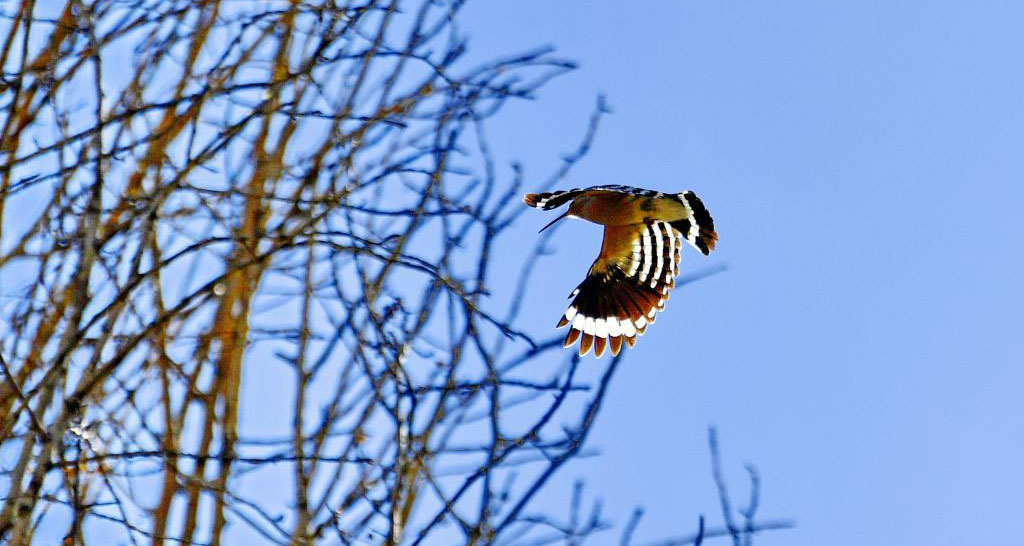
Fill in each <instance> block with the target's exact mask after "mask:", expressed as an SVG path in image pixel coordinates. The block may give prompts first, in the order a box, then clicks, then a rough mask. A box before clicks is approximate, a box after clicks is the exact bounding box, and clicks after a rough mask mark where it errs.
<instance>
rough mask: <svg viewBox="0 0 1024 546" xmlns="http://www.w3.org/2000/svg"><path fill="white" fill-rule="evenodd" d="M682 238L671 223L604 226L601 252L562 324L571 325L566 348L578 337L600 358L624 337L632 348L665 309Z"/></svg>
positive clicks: (581, 350)
mask: <svg viewBox="0 0 1024 546" xmlns="http://www.w3.org/2000/svg"><path fill="white" fill-rule="evenodd" d="M684 240H685V237H684V235H683V234H682V233H681V232H680V231H679V230H677V229H675V228H674V227H673V226H672V225H671V224H669V223H668V222H661V221H654V222H649V223H645V224H634V225H630V226H609V227H606V228H605V241H604V244H603V246H602V252H601V256H599V257H598V259H597V261H595V262H594V265H593V266H592V267H591V268H590V272H589V273H588V274H587V278H586V279H584V280H583V282H582V283H580V285H579V286H578V287H577V288H576V290H575V291H573V293H572V294H571V295H570V297H574V299H573V301H572V304H571V305H570V306H569V308H568V309H567V310H566V311H565V314H564V315H563V316H562V319H561V320H560V321H559V323H558V327H559V328H561V327H562V326H569V332H568V334H566V336H565V346H566V347H570V346H572V345H573V344H574V343H575V342H576V340H577V339H580V347H579V354H580V356H582V355H585V354H587V352H589V351H590V349H591V347H593V348H594V354H595V356H597V357H600V356H601V355H602V354H603V353H604V350H605V347H606V346H607V347H609V348H610V349H611V352H612V354H613V355H617V354H619V351H620V350H621V349H622V343H623V341H625V342H626V343H627V344H628V345H629V346H630V347H632V346H633V345H634V344H635V343H636V337H637V336H639V335H643V333H644V331H645V330H646V329H647V325H648V324H653V323H654V319H655V315H656V314H657V313H658V311H661V310H663V309H664V308H665V302H666V301H667V300H668V293H669V291H670V290H672V288H673V287H675V279H676V276H678V275H679V261H680V259H681V255H680V253H681V250H682V245H683V244H684Z"/></svg>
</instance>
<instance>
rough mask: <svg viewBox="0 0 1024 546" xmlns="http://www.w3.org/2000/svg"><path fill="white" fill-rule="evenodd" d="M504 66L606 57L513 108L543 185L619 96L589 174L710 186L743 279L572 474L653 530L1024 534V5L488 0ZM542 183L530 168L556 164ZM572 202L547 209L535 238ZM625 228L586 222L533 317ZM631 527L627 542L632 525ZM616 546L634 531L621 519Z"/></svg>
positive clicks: (530, 311) (678, 327) (612, 410)
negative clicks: (722, 485)
mask: <svg viewBox="0 0 1024 546" xmlns="http://www.w3.org/2000/svg"><path fill="white" fill-rule="evenodd" d="M464 15H466V17H465V18H464V19H463V26H464V29H465V30H466V31H467V32H468V33H469V34H470V36H471V39H472V41H471V48H470V49H471V51H472V53H473V54H474V55H476V56H478V58H480V59H485V58H487V57H489V56H493V55H495V54H500V53H507V52H510V51H513V50H519V49H526V48H531V47H534V46H537V45H542V44H553V45H555V46H557V47H558V51H559V52H560V53H561V54H562V55H564V56H566V57H568V58H572V59H575V60H578V61H579V62H580V64H581V68H580V69H579V70H578V71H576V72H573V73H571V74H569V75H568V76H565V77H562V78H560V79H558V80H556V81H554V82H553V83H551V84H550V85H549V86H547V87H546V88H545V89H544V90H543V92H542V93H541V94H540V96H539V97H538V100H537V101H535V102H532V103H513V104H510V105H509V108H508V109H507V110H506V111H504V112H503V113H502V114H501V116H500V118H499V119H498V120H497V123H496V124H495V125H492V129H491V139H492V144H493V147H494V148H495V149H496V150H498V151H499V153H500V154H501V156H502V157H503V158H504V159H506V160H508V161H511V160H513V159H517V160H522V161H523V162H524V164H525V165H526V168H527V175H528V177H527V181H528V184H529V183H531V182H532V183H533V184H535V185H536V184H540V183H541V181H542V180H543V175H544V174H546V173H547V172H549V171H550V169H551V168H553V167H554V166H556V165H557V164H558V161H559V159H558V154H559V152H567V151H569V150H571V149H572V148H573V147H574V146H575V145H576V143H577V142H578V139H579V137H580V135H581V134H582V131H583V129H584V127H585V124H586V119H587V116H588V115H589V112H590V110H591V109H592V107H593V104H594V99H595V96H596V95H597V94H598V93H605V94H606V95H607V98H608V102H609V103H610V104H611V106H612V107H613V108H614V114H613V115H611V116H608V117H606V118H605V119H604V120H603V125H602V127H601V130H600V132H599V134H598V137H597V141H596V142H595V145H594V147H593V149H592V151H591V153H590V155H589V156H588V157H587V159H586V160H585V161H584V162H583V163H581V164H580V165H579V166H578V167H577V168H576V169H575V170H574V171H573V173H572V174H571V176H570V178H569V179H568V180H567V181H566V183H565V184H566V185H567V186H588V185H596V184H612V183H614V184H631V185H636V186H641V187H647V188H653V189H659V190H665V191H682V190H685V189H692V190H694V191H695V192H697V194H698V195H700V196H701V197H702V198H703V199H704V201H705V203H706V204H707V206H708V208H709V209H710V211H711V212H712V214H713V215H714V217H715V221H716V226H717V227H718V232H719V234H720V237H721V240H720V244H719V250H718V251H717V252H715V253H714V254H713V255H712V256H711V257H710V258H703V257H701V256H699V255H698V254H697V253H695V252H690V253H689V254H688V255H685V256H684V261H683V264H682V266H683V268H684V273H685V271H686V270H694V269H697V268H701V267H704V266H706V265H716V264H728V266H729V267H730V269H729V270H728V271H727V272H725V273H723V274H720V275H717V276H714V277H711V278H709V279H706V280H703V281H701V282H699V283H697V284H694V285H691V286H688V287H684V288H682V289H680V290H677V291H676V292H675V293H674V294H673V297H672V300H671V302H670V304H669V306H668V309H667V311H666V312H665V313H663V314H662V315H661V317H660V318H659V320H658V323H657V324H656V325H655V326H654V327H652V328H651V329H650V330H649V332H648V335H646V336H645V337H644V339H643V340H642V342H641V343H639V344H638V345H637V348H636V349H634V350H633V351H631V352H630V353H629V354H628V357H627V360H626V361H625V362H624V363H623V368H622V370H620V372H619V374H618V376H617V378H616V383H615V384H614V386H613V388H612V391H611V394H610V398H609V400H608V403H607V404H606V405H605V407H604V408H603V410H602V414H601V416H600V418H599V420H598V423H597V426H596V429H595V431H594V434H593V435H592V436H591V437H590V444H589V445H590V446H591V447H594V448H598V449H600V450H601V453H602V454H601V456H600V457H595V458H590V459H587V460H585V461H582V462H580V463H578V464H576V466H574V467H572V468H570V469H568V470H567V471H566V472H565V473H563V475H562V476H561V478H560V480H561V481H560V482H559V483H558V484H555V485H554V487H553V489H550V490H549V492H550V493H551V494H550V495H549V497H548V499H549V501H548V502H550V503H551V504H552V506H557V504H558V503H559V502H561V500H562V499H564V498H565V497H567V496H568V493H569V490H570V489H571V482H572V480H574V479H577V478H582V479H586V480H587V482H588V484H589V488H590V489H589V491H590V492H591V493H593V494H596V495H599V496H601V497H602V498H603V499H604V503H605V513H607V514H609V515H612V516H615V517H616V518H617V519H618V521H619V522H624V521H625V520H626V519H627V517H628V515H629V513H630V512H631V510H632V508H633V507H634V506H636V505H638V504H639V505H643V506H644V507H645V509H646V515H645V517H644V520H643V522H642V524H641V526H640V529H639V532H638V537H639V538H640V539H655V538H661V537H666V536H670V535H679V534H685V533H688V532H690V531H692V530H693V528H694V523H695V521H696V515H697V514H699V513H704V514H706V515H707V516H708V517H709V518H710V520H711V521H713V522H716V523H717V522H718V521H720V515H719V512H718V508H717V506H718V505H717V501H716V498H715V495H714V488H713V485H712V483H711V480H710V474H709V471H708V456H707V449H706V427H707V426H708V425H709V424H715V425H717V426H718V427H719V431H720V435H721V442H722V447H723V450H724V456H725V458H724V463H725V465H726V468H727V470H728V477H729V479H730V481H731V483H732V486H733V489H734V492H735V496H736V497H737V498H736V499H734V500H735V501H741V500H742V499H744V498H745V494H746V487H747V483H746V479H745V473H744V471H743V467H742V465H743V463H745V462H752V463H755V464H756V465H757V466H758V467H759V469H760V471H761V473H762V476H763V480H764V491H763V496H762V508H761V514H762V515H763V516H765V517H792V518H794V519H795V520H796V522H797V524H798V527H797V528H796V529H795V530H792V531H781V532H775V533H769V534H766V535H764V536H762V537H760V538H759V540H758V541H757V542H758V543H759V544H762V545H767V546H771V545H820V544H864V543H868V542H870V543H874V544H930V545H942V544H997V543H1003V544H1009V543H1014V542H1016V541H1019V540H1020V537H1021V536H1022V535H1024V502H1022V501H1021V500H1020V492H1021V491H1022V490H1024V471H1022V470H1021V467H1020V461H1021V460H1024V396H1022V394H1021V386H1022V385H1024V371H1022V370H1021V364H1022V363H1024V358H1022V357H1024V341H1022V336H1021V334H1020V333H1019V329H1020V319H1019V312H1020V305H1021V303H1022V302H1024V297H1022V296H1024V290H1022V288H1021V283H1020V281H1019V276H1020V273H1019V269H1020V266H1021V248H1022V245H1021V243H1022V234H1024V222H1022V220H1021V214H1020V210H1021V205H1022V204H1024V189H1022V181H1024V154H1022V153H1021V149H1022V145H1024V99H1022V97H1024V62H1022V61H1021V59H1022V58H1024V34H1022V33H1021V32H1020V21H1021V20H1022V18H1024V5H1022V4H1020V3H1019V2H1010V1H1005V2H995V1H981V2H970V3H968V2H948V1H945V2H943V1H940V2H924V1H886V2H882V1H862V2H814V1H795V0H793V1H776V2H752V1H746V2H743V1H721V0H715V1H710V0H696V1H687V2H680V1H637V2H630V3H622V2H607V1H605V2H585V3H584V2H550V1H542V0H529V1H517V2H493V1H486V2H485V1H479V2H470V3H469V6H468V8H467V10H466V13H465V14H464ZM531 175H532V176H531ZM550 219H551V217H550V216H547V215H543V214H541V213H534V212H531V213H530V214H528V215H524V216H523V217H522V219H521V221H520V225H519V226H518V228H517V229H518V230H519V234H517V236H521V237H522V240H523V241H531V242H532V240H533V239H532V238H533V237H535V236H536V235H535V233H536V230H537V229H539V228H540V227H541V226H542V225H544V223H546V222H547V221H549V220H550ZM599 241H600V230H599V229H598V228H597V227H596V226H593V225H588V224H585V223H583V222H570V223H568V224H567V225H565V226H563V227H562V228H561V230H560V231H559V233H558V234H557V236H556V237H555V239H554V245H555V248H556V249H557V257H555V258H548V259H547V260H546V261H545V262H544V263H543V264H542V265H541V267H540V269H539V270H538V273H537V275H538V278H544V279H546V282H544V283H538V286H537V287H536V290H535V291H534V292H533V293H532V294H530V296H529V298H528V299H529V301H527V302H526V305H525V314H524V319H525V320H524V323H527V324H537V326H536V327H535V330H534V331H535V333H537V334H545V333H547V330H545V325H548V324H550V325H552V326H553V324H554V323H555V322H556V320H557V318H558V315H559V314H560V313H561V312H562V310H563V308H562V306H563V301H564V299H563V298H564V297H565V295H566V294H568V292H569V291H571V289H572V288H573V287H574V286H575V285H576V283H578V282H579V280H580V279H581V278H582V276H583V274H584V272H585V271H586V268H587V266H588V265H589V264H590V262H591V261H592V260H593V258H594V256H595V255H596V252H597V248H598V245H599ZM607 538H608V539H609V540H610V538H611V537H607ZM616 540H617V537H616Z"/></svg>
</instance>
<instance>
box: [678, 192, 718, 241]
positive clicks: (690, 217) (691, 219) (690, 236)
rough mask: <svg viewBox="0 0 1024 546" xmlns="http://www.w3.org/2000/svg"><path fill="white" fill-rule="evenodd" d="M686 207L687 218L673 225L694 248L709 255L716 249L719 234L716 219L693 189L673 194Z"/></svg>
mask: <svg viewBox="0 0 1024 546" xmlns="http://www.w3.org/2000/svg"><path fill="white" fill-rule="evenodd" d="M672 197H673V198H674V199H675V200H676V201H679V202H680V203H682V204H683V206H684V207H686V211H687V212H688V213H689V214H687V218H684V219H682V220H676V221H675V222H672V227H674V228H675V229H677V230H679V232H680V233H682V234H683V238H685V239H686V241H687V242H689V243H690V244H691V245H693V247H694V248H696V249H697V250H699V251H700V252H701V254H704V255H705V256H707V255H708V254H711V251H712V250H714V249H715V243H717V242H718V234H717V233H715V221H714V220H713V219H712V218H711V213H709V212H708V209H707V208H705V207H704V203H703V202H702V201H701V200H700V198H699V197H697V195H696V194H695V193H693V192H692V191H684V192H683V193H677V194H675V195H673V196H672Z"/></svg>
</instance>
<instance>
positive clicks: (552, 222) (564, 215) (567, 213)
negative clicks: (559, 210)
mask: <svg viewBox="0 0 1024 546" xmlns="http://www.w3.org/2000/svg"><path fill="white" fill-rule="evenodd" d="M566 216H569V211H568V210H566V211H565V214H563V215H561V216H559V217H558V218H555V219H554V220H552V221H550V222H548V225H546V226H544V227H542V228H540V231H538V232H537V233H540V232H541V231H544V230H545V229H548V228H549V227H551V226H553V225H555V222H557V221H559V220H561V219H562V218H565V217H566Z"/></svg>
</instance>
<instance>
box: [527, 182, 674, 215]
mask: <svg viewBox="0 0 1024 546" xmlns="http://www.w3.org/2000/svg"><path fill="white" fill-rule="evenodd" d="M589 192H607V193H621V194H625V195H635V196H639V197H652V198H659V197H662V196H664V195H665V194H663V193H662V192H660V191H655V190H645V189H643V188H634V187H632V186H618V185H606V186H591V187H589V188H573V189H571V190H558V191H551V192H544V193H528V194H526V197H524V198H523V202H524V203H526V204H527V205H530V206H531V207H533V208H537V209H541V210H551V209H554V208H558V207H560V206H562V205H564V204H566V203H568V202H569V201H572V200H573V199H575V198H576V196H577V195H580V194H583V193H589Z"/></svg>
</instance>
